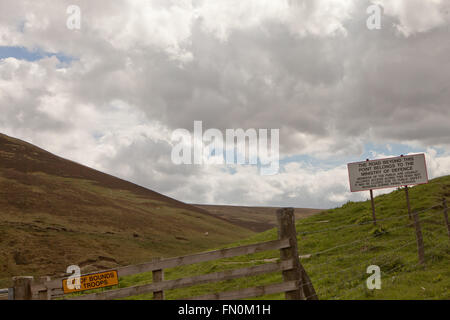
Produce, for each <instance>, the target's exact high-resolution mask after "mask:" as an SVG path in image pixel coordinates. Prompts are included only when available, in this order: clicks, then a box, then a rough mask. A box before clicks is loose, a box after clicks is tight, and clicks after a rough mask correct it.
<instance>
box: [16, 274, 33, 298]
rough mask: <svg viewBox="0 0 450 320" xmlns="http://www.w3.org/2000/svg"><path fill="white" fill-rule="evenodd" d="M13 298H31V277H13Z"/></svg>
mask: <svg viewBox="0 0 450 320" xmlns="http://www.w3.org/2000/svg"><path fill="white" fill-rule="evenodd" d="M13 281H14V300H31V299H32V296H31V283H32V282H33V277H14V278H13Z"/></svg>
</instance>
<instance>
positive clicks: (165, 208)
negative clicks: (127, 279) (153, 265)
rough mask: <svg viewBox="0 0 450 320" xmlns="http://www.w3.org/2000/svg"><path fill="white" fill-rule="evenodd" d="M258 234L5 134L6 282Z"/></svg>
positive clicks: (1, 146)
mask: <svg viewBox="0 0 450 320" xmlns="http://www.w3.org/2000/svg"><path fill="white" fill-rule="evenodd" d="M251 234H253V232H251V231H250V230H248V229H245V228H241V227H238V226H236V225H233V224H231V223H229V222H228V221H226V220H224V219H220V218H218V217H216V216H213V215H211V214H209V213H208V212H207V211H206V210H203V209H200V208H197V207H194V206H191V205H188V204H185V203H183V202H180V201H177V200H174V199H171V198H169V197H166V196H164V195H162V194H159V193H157V192H153V191H151V190H148V189H146V188H143V187H140V186H138V185H135V184H132V183H129V182H127V181H124V180H121V179H118V178H116V177H113V176H110V175H107V174H104V173H102V172H99V171H96V170H93V169H91V168H88V167H85V166H82V165H79V164H77V163H75V162H72V161H68V160H65V159H63V158H60V157H57V156H55V155H53V154H51V153H49V152H47V151H45V150H42V149H40V148H37V147H36V146H33V145H31V144H28V143H26V142H23V141H21V140H18V139H13V138H11V137H8V136H6V135H3V134H0V287H5V286H7V285H8V282H9V280H10V277H11V276H14V275H55V274H56V275H57V274H61V273H62V272H64V271H65V268H66V267H67V266H68V265H71V264H78V265H79V266H80V267H82V271H83V272H88V271H90V270H99V269H105V268H110V267H114V266H117V265H124V264H133V263H138V262H143V261H148V260H151V259H152V258H154V257H159V256H161V257H163V256H173V255H182V254H188V253H190V252H194V251H201V250H207V249H209V248H211V247H217V246H221V245H224V244H226V243H230V242H234V241H236V240H238V239H243V238H245V237H248V236H249V235H251Z"/></svg>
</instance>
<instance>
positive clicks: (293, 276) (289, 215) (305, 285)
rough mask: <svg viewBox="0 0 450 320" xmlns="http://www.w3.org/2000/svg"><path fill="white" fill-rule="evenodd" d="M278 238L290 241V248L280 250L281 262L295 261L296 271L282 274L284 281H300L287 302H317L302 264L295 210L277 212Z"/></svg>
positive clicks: (286, 209) (288, 294)
mask: <svg viewBox="0 0 450 320" xmlns="http://www.w3.org/2000/svg"><path fill="white" fill-rule="evenodd" d="M277 220H278V237H279V239H289V242H290V246H289V248H284V249H280V258H281V260H282V261H283V260H293V263H294V269H291V270H285V271H283V272H282V274H283V280H284V281H292V280H295V281H298V283H299V288H298V290H294V291H288V292H286V293H285V297H286V300H317V294H316V292H315V290H314V287H313V285H312V283H311V280H310V279H309V277H308V275H307V273H306V271H305V269H304V268H303V266H302V265H301V263H300V259H299V253H298V245H297V232H296V230H295V217H294V209H293V208H282V209H278V210H277Z"/></svg>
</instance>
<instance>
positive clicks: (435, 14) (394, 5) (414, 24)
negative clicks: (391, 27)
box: [374, 0, 449, 37]
mask: <svg viewBox="0 0 450 320" xmlns="http://www.w3.org/2000/svg"><path fill="white" fill-rule="evenodd" d="M374 3H377V4H380V5H382V6H383V8H384V12H385V14H386V15H388V16H393V17H396V18H398V20H399V23H397V24H396V28H397V29H398V31H399V32H400V33H402V34H403V35H404V36H406V37H408V36H410V35H412V34H415V33H422V32H427V31H429V30H431V29H433V28H436V27H439V26H442V25H444V24H445V23H446V22H447V23H448V22H449V21H448V17H446V12H445V10H444V9H447V10H448V8H449V7H448V2H446V1H445V0H426V1H424V0H376V1H374ZM445 5H447V7H445Z"/></svg>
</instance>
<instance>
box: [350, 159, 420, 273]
mask: <svg viewBox="0 0 450 320" xmlns="http://www.w3.org/2000/svg"><path fill="white" fill-rule="evenodd" d="M347 167H348V177H349V182H350V190H351V192H358V191H365V190H369V191H370V200H371V203H372V217H373V223H374V225H376V217H375V206H374V200H373V189H382V188H392V187H401V186H404V187H405V195H406V205H407V207H408V216H409V219H410V220H412V218H413V215H412V214H411V204H410V202H409V191H408V185H417V184H425V183H428V173H427V166H426V163H425V154H423V153H422V154H413V155H407V156H403V155H401V156H400V157H394V158H387V159H378V160H369V159H367V160H366V161H361V162H353V163H349V164H347ZM414 226H415V228H416V239H417V249H418V253H419V263H420V264H424V263H425V255H424V248H423V238H422V230H421V227H420V222H419V217H418V213H417V212H416V213H414Z"/></svg>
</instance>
